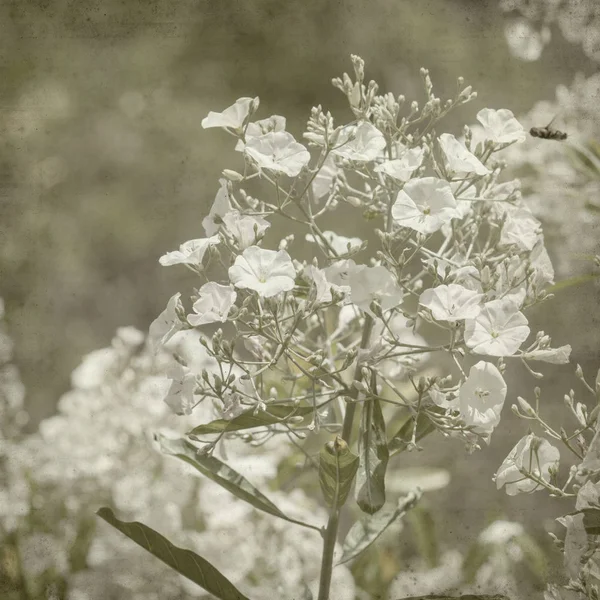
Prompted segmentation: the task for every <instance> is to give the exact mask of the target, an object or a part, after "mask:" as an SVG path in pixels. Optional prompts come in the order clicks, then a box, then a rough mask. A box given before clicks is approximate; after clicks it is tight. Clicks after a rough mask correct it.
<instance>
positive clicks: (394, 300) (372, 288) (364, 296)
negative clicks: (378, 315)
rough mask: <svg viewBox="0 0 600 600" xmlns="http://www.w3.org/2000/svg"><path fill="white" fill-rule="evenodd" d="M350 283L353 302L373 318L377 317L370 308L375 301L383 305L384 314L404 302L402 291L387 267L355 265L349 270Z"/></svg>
mask: <svg viewBox="0 0 600 600" xmlns="http://www.w3.org/2000/svg"><path fill="white" fill-rule="evenodd" d="M348 283H349V285H350V294H351V296H352V302H354V304H356V305H357V306H358V307H360V308H361V309H362V310H364V311H365V312H366V313H369V314H370V315H371V316H372V317H375V315H374V314H373V312H372V311H371V308H370V307H371V303H372V302H373V301H374V300H377V301H379V302H380V303H381V309H382V311H383V312H385V311H387V310H389V309H391V308H394V307H395V306H398V304H400V303H401V302H402V290H401V288H400V286H399V285H398V284H397V283H396V281H395V279H394V277H393V276H392V274H391V273H390V272H389V271H388V270H387V269H386V268H385V267H382V266H380V267H367V266H366V265H355V266H354V267H352V268H351V269H350V270H349V273H348Z"/></svg>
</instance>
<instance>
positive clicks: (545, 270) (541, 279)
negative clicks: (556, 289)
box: [529, 236, 554, 288]
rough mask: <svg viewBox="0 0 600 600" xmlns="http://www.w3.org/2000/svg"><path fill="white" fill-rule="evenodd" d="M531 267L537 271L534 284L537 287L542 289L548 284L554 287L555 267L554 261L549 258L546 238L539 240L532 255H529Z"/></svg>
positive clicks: (541, 237)
mask: <svg viewBox="0 0 600 600" xmlns="http://www.w3.org/2000/svg"><path fill="white" fill-rule="evenodd" d="M529 260H530V262H531V266H532V267H533V268H534V269H535V273H534V276H533V282H534V284H535V285H536V286H538V287H540V288H542V287H544V286H545V285H546V284H547V285H552V284H553V283H554V267H553V266H552V261H551V260H550V257H549V256H548V251H547V250H546V246H545V245H544V237H543V236H540V237H539V238H538V243H537V244H536V245H535V246H534V248H533V250H532V251H531V254H530V255H529Z"/></svg>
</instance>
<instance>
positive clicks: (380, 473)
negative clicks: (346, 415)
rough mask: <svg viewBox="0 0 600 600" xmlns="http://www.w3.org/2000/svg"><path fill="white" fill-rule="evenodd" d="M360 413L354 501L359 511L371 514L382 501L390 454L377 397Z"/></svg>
mask: <svg viewBox="0 0 600 600" xmlns="http://www.w3.org/2000/svg"><path fill="white" fill-rule="evenodd" d="M363 415H364V419H363V423H362V435H361V444H360V452H359V456H360V463H359V467H358V473H357V475H356V502H357V504H358V506H359V507H360V509H361V510H362V511H363V512H366V513H368V514H369V515H372V514H374V513H376V512H377V511H378V510H379V509H380V508H381V507H382V506H383V505H384V504H385V471H386V469H387V464H388V461H389V458H390V453H389V450H388V445H387V437H386V435H385V421H384V419H383V413H382V412H381V405H380V403H379V400H377V399H376V398H372V399H371V400H368V401H367V404H366V406H365V409H364V412H363Z"/></svg>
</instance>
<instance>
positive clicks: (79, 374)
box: [71, 348, 119, 390]
mask: <svg viewBox="0 0 600 600" xmlns="http://www.w3.org/2000/svg"><path fill="white" fill-rule="evenodd" d="M118 361H119V355H118V352H117V351H116V350H115V349H114V348H102V349H100V350H93V351H92V352H90V353H89V354H87V355H86V356H84V357H83V360H82V362H81V364H80V365H79V366H77V367H76V368H75V370H74V371H73V373H71V385H72V386H73V387H76V388H80V389H82V390H85V389H91V388H95V387H98V386H99V385H101V384H102V383H103V382H104V380H105V379H106V378H107V376H108V374H109V373H111V372H112V371H113V370H114V369H115V367H116V366H117V364H118Z"/></svg>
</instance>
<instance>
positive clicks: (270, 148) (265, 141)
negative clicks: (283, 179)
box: [244, 131, 310, 177]
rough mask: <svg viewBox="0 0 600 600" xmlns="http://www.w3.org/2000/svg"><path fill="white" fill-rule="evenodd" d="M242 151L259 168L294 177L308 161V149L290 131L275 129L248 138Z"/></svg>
mask: <svg viewBox="0 0 600 600" xmlns="http://www.w3.org/2000/svg"><path fill="white" fill-rule="evenodd" d="M244 152H245V153H246V154H247V155H248V156H250V157H251V158H252V159H253V160H254V161H255V162H256V164H257V165H258V166H259V167H260V168H261V169H268V170H269V171H274V172H276V173H284V174H285V175H289V176H290V177H296V175H298V174H299V173H300V171H302V169H303V168H304V167H305V166H306V165H307V164H308V162H309V161H310V153H309V151H308V150H307V149H306V148H305V147H304V146H303V145H302V144H299V143H298V142H297V141H296V140H295V139H294V136H293V135H292V134H291V133H288V132H287V131H276V132H271V133H266V134H265V135H261V136H260V137H253V138H250V139H249V140H248V142H247V143H246V146H245V148H244Z"/></svg>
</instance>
